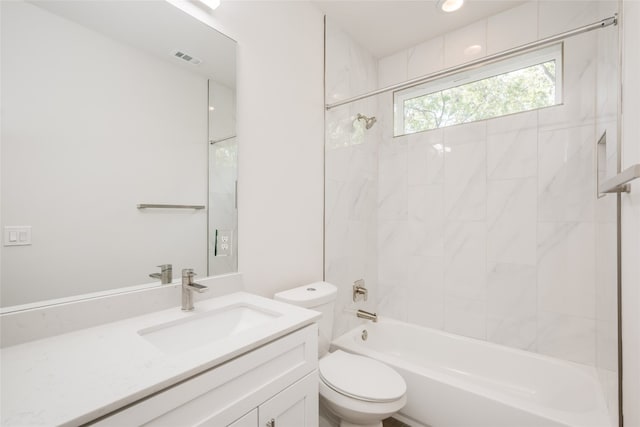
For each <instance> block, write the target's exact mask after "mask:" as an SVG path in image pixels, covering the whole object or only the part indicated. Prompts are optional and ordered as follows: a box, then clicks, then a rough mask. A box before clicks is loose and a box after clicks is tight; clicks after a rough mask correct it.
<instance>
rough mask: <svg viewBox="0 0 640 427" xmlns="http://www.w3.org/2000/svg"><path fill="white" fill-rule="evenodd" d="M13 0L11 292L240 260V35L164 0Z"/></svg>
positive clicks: (208, 271) (6, 226)
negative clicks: (237, 97)
mask: <svg viewBox="0 0 640 427" xmlns="http://www.w3.org/2000/svg"><path fill="white" fill-rule="evenodd" d="M1 7H2V11H1V12H2V13H1V19H2V34H1V36H2V45H1V53H2V58H1V59H2V69H1V72H2V81H1V85H2V99H1V102H2V135H1V136H2V145H1V150H2V151H1V161H2V168H1V173H2V181H1V185H2V187H1V193H0V194H1V212H0V223H1V225H2V232H3V245H2V247H1V263H2V266H1V267H2V268H1V282H0V289H1V299H0V303H1V306H2V307H3V308H6V307H8V306H16V305H21V304H30V303H34V302H38V301H43V300H51V299H58V298H67V297H73V296H76V295H80V294H87V293H93V292H102V291H109V290H112V289H115V288H121V287H123V286H133V285H144V286H148V285H147V284H151V283H154V285H155V284H157V285H159V284H160V281H161V279H162V278H161V274H160V273H161V268H160V267H158V266H161V265H166V264H171V265H172V268H173V278H174V279H180V271H181V269H183V268H193V269H194V271H195V272H196V273H198V274H199V275H200V276H205V275H215V274H223V273H228V272H232V271H237V247H236V245H235V240H236V235H237V215H236V213H237V212H236V202H235V201H236V197H235V190H236V170H237V169H236V151H237V150H236V146H237V141H236V138H235V42H234V41H233V40H231V39H229V38H227V37H226V36H225V35H223V34H221V33H219V32H217V31H215V30H214V29H212V28H210V27H208V26H207V25H205V24H203V23H201V22H199V21H197V20H195V19H194V18H192V17H190V16H189V15H187V14H185V13H184V12H182V11H180V10H179V9H177V8H175V7H174V6H172V5H171V4H169V3H167V2H164V1H153V2H112V1H92V2H78V1H38V2H23V1H12V2H2V3H1ZM140 204H165V205H188V206H194V205H195V206H204V209H193V208H146V209H139V208H138V205H140ZM154 273H156V274H154ZM150 275H153V276H152V277H150ZM165 279H166V274H165Z"/></svg>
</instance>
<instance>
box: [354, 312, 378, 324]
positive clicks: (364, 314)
mask: <svg viewBox="0 0 640 427" xmlns="http://www.w3.org/2000/svg"><path fill="white" fill-rule="evenodd" d="M356 316H358V317H359V318H361V319H367V320H373V322H374V323H376V322H377V321H378V315H377V314H376V313H370V312H368V311H365V310H358V311H356Z"/></svg>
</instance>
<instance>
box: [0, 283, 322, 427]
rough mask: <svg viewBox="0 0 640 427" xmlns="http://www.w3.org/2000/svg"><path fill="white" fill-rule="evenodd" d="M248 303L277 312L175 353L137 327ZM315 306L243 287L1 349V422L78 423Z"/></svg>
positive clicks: (261, 338)
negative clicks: (185, 305)
mask: <svg viewBox="0 0 640 427" xmlns="http://www.w3.org/2000/svg"><path fill="white" fill-rule="evenodd" d="M238 303H247V304H253V305H256V306H259V307H261V308H265V309H267V310H272V311H274V312H279V313H282V315H280V316H278V317H275V318H274V319H272V320H269V321H268V322H265V323H264V324H262V325H259V326H256V327H254V328H251V329H247V330H245V331H242V332H239V333H237V334H235V335H233V336H232V337H230V338H226V339H224V340H220V341H215V342H212V343H210V344H206V345H202V346H199V347H197V348H193V349H190V350H185V351H182V352H179V353H175V354H167V353H166V352H163V351H162V350H160V349H158V348H157V347H155V346H154V345H153V344H151V343H150V342H148V341H147V340H146V339H144V338H143V337H142V336H140V335H139V333H138V331H140V330H143V329H146V328H150V327H153V326H155V325H158V324H164V323H166V322H172V321H175V320H180V319H184V318H187V317H189V316H194V315H198V314H200V313H203V312H207V311H210V310H216V309H220V308H222V307H226V306H228V305H231V304H238ZM319 317H320V314H319V313H317V312H314V311H310V310H306V309H303V308H299V307H294V306H290V305H287V304H283V303H281V302H278V301H273V300H270V299H267V298H263V297H260V296H257V295H252V294H249V293H246V292H237V293H233V294H230V295H226V296H222V297H218V298H212V299H209V300H204V301H199V302H197V303H196V309H195V310H194V311H192V312H183V311H181V310H180V307H179V306H177V307H175V308H171V309H168V310H162V311H158V312H154V313H151V314H146V315H143V316H138V317H133V318H129V319H125V320H121V321H118V322H113V323H108V324H105V325H101V326H97V327H93V328H88V329H83V330H79V331H75V332H71V333H67V334H62V335H57V336H53V337H49V338H45V339H40V340H37V341H31V342H27V343H24V344H20V345H15V346H11V347H6V348H3V349H2V350H0V363H1V374H2V375H1V379H0V386H1V390H2V393H1V397H0V399H1V401H0V410H1V421H0V424H2V425H3V426H11V425H21V426H24V425H77V424H82V423H86V422H88V421H91V420H93V419H95V418H97V417H100V416H102V415H105V414H108V413H110V412H112V411H115V410H117V409H119V408H121V407H123V406H125V405H128V404H130V403H132V402H135V401H137V400H139V399H141V398H143V397H146V396H148V395H150V394H152V393H155V392H157V391H159V390H162V389H164V388H167V387H169V386H171V385H173V384H175V383H177V382H179V381H181V380H184V379H186V378H189V377H191V376H193V375H196V374H198V373H200V372H203V371H205V370H207V369H210V368H213V367H215V366H217V365H219V364H221V363H223V362H225V361H228V360H230V359H232V358H234V357H237V356H238V355H240V354H243V353H246V352H248V351H251V350H252V349H255V348H257V347H259V346H261V345H263V344H265V343H267V342H270V341H272V340H274V339H277V338H280V337H282V336H284V335H286V334H288V333H290V332H292V331H295V330H297V329H300V328H301V327H304V326H306V325H309V324H311V323H313V322H314V321H315V320H316V319H318V318H319Z"/></svg>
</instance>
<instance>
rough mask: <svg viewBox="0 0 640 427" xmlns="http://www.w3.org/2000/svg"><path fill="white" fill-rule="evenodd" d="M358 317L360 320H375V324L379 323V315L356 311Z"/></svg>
mask: <svg viewBox="0 0 640 427" xmlns="http://www.w3.org/2000/svg"><path fill="white" fill-rule="evenodd" d="M356 316H358V317H359V318H360V319H367V320H373V323H376V322H378V315H377V314H376V313H370V312H368V311H364V310H358V311H356ZM365 339H366V338H365Z"/></svg>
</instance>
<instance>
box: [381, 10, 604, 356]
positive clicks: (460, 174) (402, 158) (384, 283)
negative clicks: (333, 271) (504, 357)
mask: <svg viewBox="0 0 640 427" xmlns="http://www.w3.org/2000/svg"><path fill="white" fill-rule="evenodd" d="M608 3H609V2H608ZM608 12H609V11H606V10H602V8H601V7H600V6H599V5H598V3H596V2H536V1H532V2H528V3H525V4H523V5H521V6H518V7H516V8H513V9H510V10H508V11H506V12H504V13H501V14H499V15H495V16H492V17H490V18H488V19H486V20H483V21H480V22H478V23H475V24H472V25H470V26H468V27H465V28H462V29H459V30H456V31H454V32H451V33H448V34H445V35H443V36H441V37H438V38H435V39H432V40H428V41H426V42H424V43H421V44H419V45H417V46H415V47H412V48H409V49H406V50H404V51H401V52H397V53H395V54H393V55H391V56H389V57H385V58H381V59H380V60H379V62H378V67H379V68H378V77H379V81H378V85H379V86H380V87H382V86H386V85H389V84H393V83H397V82H400V81H404V80H406V79H407V78H412V77H416V76H419V75H424V74H428V73H429V72H432V71H434V70H437V69H439V68H443V67H448V66H452V65H456V64H459V63H463V62H466V61H469V60H471V59H475V58H476V57H478V56H483V55H486V54H491V53H495V52H498V51H500V50H504V49H508V48H510V47H514V46H516V45H519V44H522V43H526V42H530V41H533V40H535V39H537V38H542V37H546V36H549V35H553V34H556V33H559V32H563V31H566V30H569V29H572V28H575V27H577V26H580V25H584V24H588V23H591V22H594V21H596V20H597V19H600V18H604V17H605V16H600V15H603V14H604V15H606V16H609V14H607V13H608ZM607 31H608V32H609V33H615V30H614V29H607V30H603V31H602V34H605V32H607ZM598 37H599V36H598V34H596V33H589V34H584V35H581V36H578V37H575V38H572V39H569V40H567V41H566V42H565V51H564V57H565V69H564V73H565V74H564V102H563V104H562V105H558V106H555V107H551V108H547V109H542V110H538V111H532V112H526V113H521V114H515V115H511V116H506V117H502V118H497V119H492V120H487V121H483V122H477V123H471V124H466V125H460V126H453V127H448V128H444V129H439V130H434V131H429V132H423V133H419V134H413V135H408V136H402V137H395V138H394V137H392V132H393V128H392V126H391V125H392V122H393V120H392V109H391V108H392V107H391V99H390V97H389V96H383V95H381V96H380V97H379V99H378V104H379V105H378V107H379V108H378V110H379V111H380V114H381V115H382V116H383V120H382V138H381V141H380V146H379V150H378V157H379V159H378V161H379V175H378V195H377V197H378V215H379V216H378V270H379V275H378V310H379V312H381V313H382V314H383V315H387V316H391V317H395V318H398V319H400V320H405V321H409V322H412V323H417V324H421V325H425V326H429V327H435V328H440V329H444V330H446V331H449V332H453V333H457V334H461V335H465V336H470V337H474V338H479V339H483V340H488V341H491V342H495V343H499V344H503V345H508V346H511V347H515V348H521V349H525V350H529V351H535V352H540V353H543V354H547V355H551V356H555V357H559V358H563V359H567V360H571V361H575V362H579V363H584V364H589V365H596V364H597V363H598V361H599V358H601V359H606V360H609V361H610V360H611V355H610V354H609V352H607V351H606V350H604V347H605V344H604V343H605V342H609V343H610V340H611V335H610V334H608V333H603V332H599V331H600V329H604V330H606V331H609V330H610V328H609V326H611V325H610V324H607V323H606V321H599V320H598V314H597V310H596V308H597V307H596V301H597V299H598V298H599V296H600V293H608V292H609V291H610V286H611V285H615V284H610V283H608V280H605V282H606V283H605V282H603V284H602V286H601V287H597V286H596V282H597V274H596V273H597V271H599V269H605V270H606V268H605V267H598V266H597V263H596V241H597V233H598V230H599V229H598V227H597V226H596V214H597V212H596V203H595V186H596V181H595V170H594V161H595V158H594V155H595V151H594V147H595V141H596V139H597V138H596V128H597V126H596V123H597V122H598V121H599V120H600V119H601V118H602V117H604V115H603V113H602V112H603V111H604V109H605V107H606V106H610V105H615V103H614V102H613V101H612V100H611V99H610V98H607V97H606V95H601V97H604V99H600V98H597V97H596V84H597V81H599V80H598V79H597V72H599V71H598V70H599V67H598V60H599V57H598V55H597V54H596V52H598V51H599V50H598V47H600V49H603V48H604V47H605V45H606V44H607V43H608V41H600V40H599V38H598ZM475 44H477V45H479V46H480V47H481V48H480V50H479V51H478V50H477V49H476V51H477V52H475V53H473V54H471V56H470V55H469V54H465V49H466V48H467V47H468V46H470V45H475ZM467 53H468V51H467ZM605 56H606V55H605ZM425 57H426V58H428V59H429V60H428V61H427V60H425ZM606 59H608V57H607V58H604V57H603V58H602V61H605V60H606ZM602 61H601V62H602ZM605 71H606V72H607V73H609V74H611V73H612V72H613V71H612V70H611V69H610V68H605ZM609 74H607V75H609ZM607 75H604V76H600V77H601V78H607ZM608 93H609V92H608V91H604V94H608ZM597 101H598V102H600V103H601V104H602V105H603V107H601V108H596V102H597ZM607 117H608V120H611V119H612V118H614V117H615V112H614V114H613V116H610V115H609V116H607ZM603 216H604V217H606V218H607V220H606V221H609V220H611V219H612V218H613V219H615V217H610V215H609V214H608V213H603ZM602 233H606V232H605V231H602V232H601V234H602ZM607 272H608V273H610V271H609V270H606V271H603V272H602V275H603V276H606V275H607ZM608 286H609V287H608ZM605 288H606V289H607V290H606V291H605V290H604V289H605ZM599 304H600V302H599ZM602 304H605V303H604V302H602ZM609 308H610V307H609ZM603 350H604V351H603ZM601 353H606V354H601Z"/></svg>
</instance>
